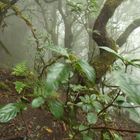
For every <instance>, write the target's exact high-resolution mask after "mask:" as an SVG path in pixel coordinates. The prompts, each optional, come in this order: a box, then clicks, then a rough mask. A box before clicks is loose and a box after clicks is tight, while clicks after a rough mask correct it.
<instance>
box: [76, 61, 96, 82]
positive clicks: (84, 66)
mask: <svg viewBox="0 0 140 140" xmlns="http://www.w3.org/2000/svg"><path fill="white" fill-rule="evenodd" d="M74 67H75V69H76V70H77V71H79V72H80V73H81V74H83V75H84V76H85V77H86V78H87V79H88V80H89V81H90V82H91V83H93V84H94V83H95V79H96V76H95V70H94V68H93V67H92V66H90V65H89V64H88V62H86V61H85V60H81V59H79V60H77V61H76V62H75V65H74Z"/></svg>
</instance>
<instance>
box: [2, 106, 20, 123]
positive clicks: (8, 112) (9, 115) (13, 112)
mask: <svg viewBox="0 0 140 140" xmlns="http://www.w3.org/2000/svg"><path fill="white" fill-rule="evenodd" d="M19 112H20V108H19V107H18V106H17V104H16V103H10V104H7V105H5V106H4V107H2V108H1V109H0V122H2V123H6V122H8V121H10V120H12V119H13V118H15V117H16V116H17V113H19Z"/></svg>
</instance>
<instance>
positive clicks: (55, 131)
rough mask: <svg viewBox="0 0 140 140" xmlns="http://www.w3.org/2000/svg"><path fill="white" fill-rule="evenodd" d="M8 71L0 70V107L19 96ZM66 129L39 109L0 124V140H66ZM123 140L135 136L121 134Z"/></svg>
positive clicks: (127, 124)
mask: <svg viewBox="0 0 140 140" xmlns="http://www.w3.org/2000/svg"><path fill="white" fill-rule="evenodd" d="M16 80H17V79H16V78H15V77H14V76H11V74H10V72H9V71H8V70H0V105H5V104H7V103H12V102H16V101H17V100H19V98H20V97H21V95H19V94H17V93H16V91H15V87H14V82H15V81H16ZM116 118H119V119H118V120H117V119H116V120H115V121H116V122H117V123H116V124H117V125H118V126H117V127H118V128H123V127H124V126H125V129H133V130H140V126H138V125H137V124H136V123H134V122H132V121H130V120H128V119H126V118H123V117H116ZM67 132H68V131H67V128H66V126H65V124H64V122H62V121H57V120H55V119H54V118H53V116H52V115H51V114H50V113H49V112H47V111H46V112H45V111H44V110H42V109H41V108H40V109H32V108H31V107H29V108H28V110H26V111H24V112H23V113H22V114H21V115H19V116H17V117H16V118H15V119H13V120H12V121H10V122H9V123H5V124H2V123H0V140H68V138H67V137H68V134H67ZM122 136H123V137H124V140H135V134H130V133H123V134H122Z"/></svg>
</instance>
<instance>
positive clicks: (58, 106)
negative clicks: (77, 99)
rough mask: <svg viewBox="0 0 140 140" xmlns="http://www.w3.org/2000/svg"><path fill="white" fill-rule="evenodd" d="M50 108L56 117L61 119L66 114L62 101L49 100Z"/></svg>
mask: <svg viewBox="0 0 140 140" xmlns="http://www.w3.org/2000/svg"><path fill="white" fill-rule="evenodd" d="M48 106H49V109H50V111H51V113H52V114H53V115H54V117H55V118H57V119H60V118H62V117H63V114H64V106H63V104H62V103H61V102H60V101H57V100H52V101H49V102H48Z"/></svg>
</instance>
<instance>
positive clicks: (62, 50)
mask: <svg viewBox="0 0 140 140" xmlns="http://www.w3.org/2000/svg"><path fill="white" fill-rule="evenodd" d="M47 48H48V49H50V50H51V51H53V52H56V53H58V54H60V55H62V56H66V57H69V54H68V51H67V49H66V48H64V47H60V46H53V45H50V46H47Z"/></svg>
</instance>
